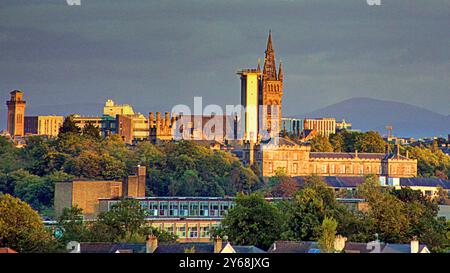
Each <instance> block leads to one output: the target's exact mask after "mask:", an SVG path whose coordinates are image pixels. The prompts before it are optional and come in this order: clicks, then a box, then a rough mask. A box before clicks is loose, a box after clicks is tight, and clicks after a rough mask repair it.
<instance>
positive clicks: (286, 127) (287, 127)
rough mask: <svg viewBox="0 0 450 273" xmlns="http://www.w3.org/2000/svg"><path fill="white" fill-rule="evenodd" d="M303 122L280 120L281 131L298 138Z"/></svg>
mask: <svg viewBox="0 0 450 273" xmlns="http://www.w3.org/2000/svg"><path fill="white" fill-rule="evenodd" d="M303 125H304V121H303V119H298V118H281V130H282V131H285V132H287V133H291V134H295V135H297V136H300V134H301V133H302V131H303Z"/></svg>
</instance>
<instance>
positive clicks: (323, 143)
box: [310, 135, 333, 152]
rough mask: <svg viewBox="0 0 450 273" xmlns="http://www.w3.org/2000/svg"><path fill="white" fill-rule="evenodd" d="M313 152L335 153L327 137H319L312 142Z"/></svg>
mask: <svg viewBox="0 0 450 273" xmlns="http://www.w3.org/2000/svg"><path fill="white" fill-rule="evenodd" d="M310 145H311V152H333V146H331V144H330V142H329V141H328V138H327V137H326V136H322V135H317V136H315V137H314V138H313V139H311V141H310Z"/></svg>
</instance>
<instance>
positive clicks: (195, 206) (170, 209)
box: [109, 201, 235, 217]
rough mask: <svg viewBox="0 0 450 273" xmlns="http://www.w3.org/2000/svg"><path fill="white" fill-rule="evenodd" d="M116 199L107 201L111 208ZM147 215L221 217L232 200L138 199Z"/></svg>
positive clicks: (229, 207) (230, 205) (231, 204)
mask: <svg viewBox="0 0 450 273" xmlns="http://www.w3.org/2000/svg"><path fill="white" fill-rule="evenodd" d="M115 203H116V201H112V202H110V203H109V208H111V207H112V206H113V205H114V204H115ZM140 204H141V207H142V208H143V209H144V210H145V211H146V212H147V216H148V217H171V216H172V217H223V216H225V213H226V212H227V211H228V210H229V209H231V208H232V207H233V206H234V205H235V204H234V202H232V201H140Z"/></svg>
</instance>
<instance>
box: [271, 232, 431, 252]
mask: <svg viewBox="0 0 450 273" xmlns="http://www.w3.org/2000/svg"><path fill="white" fill-rule="evenodd" d="M334 249H335V252H337V253H430V250H429V249H428V247H427V246H426V245H424V244H420V243H419V241H418V240H416V239H412V240H411V242H410V243H409V244H390V243H383V242H379V241H373V242H368V243H354V242H347V238H345V237H342V236H339V235H338V236H336V239H335V243H334ZM267 252H268V253H321V252H322V250H321V249H320V248H319V245H318V243H317V242H314V241H276V242H275V243H273V244H272V246H271V247H270V248H269V250H268V251H267Z"/></svg>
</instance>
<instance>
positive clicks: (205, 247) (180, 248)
mask: <svg viewBox="0 0 450 273" xmlns="http://www.w3.org/2000/svg"><path fill="white" fill-rule="evenodd" d="M72 253H149V254H150V253H181V254H182V253H265V252H264V251H263V250H261V249H259V248H257V247H255V246H238V245H232V244H231V243H230V242H228V241H223V240H222V239H221V238H220V237H217V238H215V239H214V240H213V242H211V241H210V242H207V243H178V242H177V243H175V242H158V239H157V238H156V237H155V236H149V237H148V238H147V241H146V242H145V243H84V242H83V243H80V244H79V245H77V246H74V251H73V252H72Z"/></svg>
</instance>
